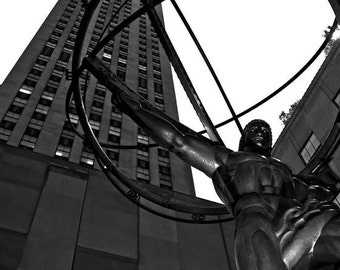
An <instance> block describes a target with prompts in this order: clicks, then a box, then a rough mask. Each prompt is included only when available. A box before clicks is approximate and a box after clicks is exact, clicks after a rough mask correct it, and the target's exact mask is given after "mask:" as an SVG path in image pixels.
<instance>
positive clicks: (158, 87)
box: [154, 82, 163, 93]
mask: <svg viewBox="0 0 340 270" xmlns="http://www.w3.org/2000/svg"><path fill="white" fill-rule="evenodd" d="M154 88H155V92H156V93H163V86H162V84H160V83H158V82H155V83H154Z"/></svg>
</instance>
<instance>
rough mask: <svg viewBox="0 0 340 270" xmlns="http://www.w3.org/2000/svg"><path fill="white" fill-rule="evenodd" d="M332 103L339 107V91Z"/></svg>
mask: <svg viewBox="0 0 340 270" xmlns="http://www.w3.org/2000/svg"><path fill="white" fill-rule="evenodd" d="M334 102H335V104H336V105H337V106H338V107H340V89H339V91H338V93H337V95H336V96H335V98H334Z"/></svg>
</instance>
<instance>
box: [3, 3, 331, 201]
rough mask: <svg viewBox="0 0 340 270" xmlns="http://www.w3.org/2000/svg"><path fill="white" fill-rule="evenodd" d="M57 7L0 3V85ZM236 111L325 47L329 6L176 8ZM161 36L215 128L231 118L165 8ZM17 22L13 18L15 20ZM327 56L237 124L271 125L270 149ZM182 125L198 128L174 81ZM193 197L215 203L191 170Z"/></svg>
mask: <svg viewBox="0 0 340 270" xmlns="http://www.w3.org/2000/svg"><path fill="white" fill-rule="evenodd" d="M56 2H57V0H31V1H27V0H16V1H1V3H0V36H1V37H2V42H1V43H0V61H1V64H0V83H2V81H3V80H4V79H5V77H6V76H7V74H8V72H9V71H10V69H11V67H12V66H13V65H14V64H15V62H16V61H17V60H18V58H19V56H20V55H21V53H22V52H23V50H24V49H25V47H26V46H27V44H28V43H29V41H30V40H31V39H32V38H33V36H34V34H35V33H36V31H37V30H38V28H39V26H40V25H41V24H42V23H43V21H44V19H45V18H46V16H47V15H48V13H49V12H50V10H51V9H52V7H53V6H54V4H55V3H56ZM177 4H178V5H179V7H180V8H181V10H182V12H183V13H184V15H185V17H186V19H187V21H188V23H189V24H190V26H191V28H192V29H193V31H194V33H195V35H196V37H197V38H198V40H199V42H200V44H201V46H202V47H203V49H204V51H205V53H206V55H207V57H208V59H209V60H210V62H211V64H212V66H213V68H214V69H215V72H216V74H217V76H218V78H219V80H220V82H221V84H222V86H223V88H224V90H225V92H226V94H227V96H228V98H229V100H230V102H231V104H232V106H233V108H234V110H235V112H236V113H239V112H242V111H243V110H244V109H246V108H248V107H250V106H251V105H252V104H254V103H256V102H258V101H259V100H261V99H262V98H264V97H265V96H267V95H268V94H270V93H271V92H273V91H274V90H276V89H277V88H278V87H280V86H281V85H282V84H283V83H284V82H286V81H287V80H288V79H289V78H290V77H292V76H293V75H294V74H295V73H296V72H297V71H298V70H299V69H300V68H301V67H302V66H303V65H304V64H305V63H306V62H307V61H308V60H309V59H310V58H311V56H312V55H313V54H314V53H315V51H316V50H317V49H318V48H319V46H320V45H321V43H322V42H323V39H324V38H323V36H322V35H323V31H324V30H325V29H326V28H327V26H329V25H332V23H333V20H334V17H335V16H334V13H333V11H332V9H331V6H330V5H329V3H328V1H326V0H299V1H296V0H285V1H278V0H259V1H254V0H243V1H232V0H210V1H201V0H177ZM162 5H163V11H164V17H165V24H166V30H167V32H168V34H169V36H170V38H171V40H172V42H173V44H174V46H175V48H176V51H177V52H178V54H179V56H180V58H181V60H182V62H183V64H184V67H185V68H186V70H187V72H188V74H189V77H190V79H191V80H192V82H193V85H194V87H195V89H196V90H197V92H198V95H199V97H200V99H201V101H202V103H203V105H204V107H205V109H206V111H207V112H208V114H209V116H210V117H211V119H212V121H213V123H214V124H217V123H220V122H222V121H223V120H226V119H228V118H229V117H230V116H231V115H230V113H229V110H228V108H227V106H226V104H225V102H224V101H223V99H222V96H221V94H220V93H219V90H218V88H217V86H216V84H215V83H214V81H213V78H212V76H211V75H210V73H209V71H208V69H207V68H206V66H205V64H204V62H203V59H202V58H201V56H200V55H199V53H198V51H197V49H196V48H195V45H194V44H193V42H192V41H191V39H190V36H189V35H188V33H187V31H186V30H185V28H184V26H183V24H182V23H181V20H180V19H179V17H178V16H177V14H176V12H175V10H174V9H173V7H172V4H171V2H170V1H169V0H166V1H165V2H164V3H163V4H162ZM14 15H15V16H14ZM324 58H325V56H324V54H322V55H321V56H320V57H319V58H318V59H317V61H316V62H315V64H313V66H312V67H311V68H309V69H308V72H305V73H304V74H303V75H302V76H301V77H300V78H299V79H298V80H297V81H295V82H294V83H293V84H292V85H291V86H290V87H288V88H287V89H286V90H285V91H283V92H282V93H281V94H279V95H278V96H276V97H275V98H273V99H272V100H270V101H269V102H267V103H266V104H265V105H262V106H261V107H260V108H259V109H256V110H255V111H253V112H251V113H249V114H248V115H246V116H244V117H242V118H241V119H240V122H241V124H242V126H245V124H246V123H247V122H249V121H250V120H252V119H256V118H261V119H264V120H266V121H267V122H268V123H270V125H271V127H272V130H273V138H274V142H275V140H276V139H277V137H278V136H279V134H280V132H281V131H282V128H283V125H282V124H281V121H280V120H279V114H280V113H281V111H288V109H289V106H290V105H291V104H292V103H294V102H295V101H296V100H298V99H300V98H301V97H302V95H303V93H304V92H305V91H306V89H307V88H308V85H309V84H310V82H311V81H312V79H313V77H314V75H315V74H316V72H317V70H318V68H319V67H320V65H321V63H322V62H323V60H324ZM174 79H175V88H176V96H177V99H178V106H179V115H180V120H181V122H183V123H184V124H186V125H188V126H189V127H191V128H192V129H194V130H197V131H200V130H202V129H203V128H202V125H201V124H200V121H199V120H198V118H197V116H196V113H195V112H194V110H193V109H192V106H191V105H190V103H189V101H188V99H187V97H186V94H185V93H184V91H183V90H182V88H181V85H180V83H179V82H178V80H177V78H176V75H174ZM218 132H219V133H220V135H221V137H222V139H223V141H224V143H225V145H226V146H227V147H228V148H230V149H232V150H237V147H238V141H239V137H240V133H239V131H238V129H237V128H236V125H235V124H234V123H230V124H228V125H226V126H224V127H222V128H219V129H218ZM194 178H195V186H196V193H197V194H196V195H197V196H200V197H204V198H207V199H210V200H217V201H218V199H217V196H216V195H215V193H214V191H213V187H212V184H211V181H210V180H209V179H208V178H207V177H205V176H203V175H202V174H201V173H199V172H197V170H194Z"/></svg>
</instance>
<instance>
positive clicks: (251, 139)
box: [239, 119, 272, 156]
mask: <svg viewBox="0 0 340 270" xmlns="http://www.w3.org/2000/svg"><path fill="white" fill-rule="evenodd" d="M239 151H245V152H253V153H257V154H260V155H264V156H270V154H271V151H272V131H271V128H270V126H269V124H268V123H267V122H265V121H263V120H260V119H256V120H252V121H251V122H249V123H248V124H247V125H246V126H245V128H244V132H243V134H242V137H241V139H240V145H239Z"/></svg>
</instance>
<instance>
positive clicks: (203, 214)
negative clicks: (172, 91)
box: [65, 0, 340, 223]
mask: <svg viewBox="0 0 340 270" xmlns="http://www.w3.org/2000/svg"><path fill="white" fill-rule="evenodd" d="M162 1H163V0H142V3H143V6H142V7H141V8H140V9H138V10H137V11H135V12H134V13H132V14H131V15H130V16H129V17H127V18H126V19H125V20H124V21H122V22H121V23H119V24H118V25H117V26H116V27H115V28H114V29H113V30H112V31H107V29H108V26H109V24H110V22H109V23H108V25H107V27H106V28H105V30H104V31H103V34H102V37H101V39H100V41H99V42H98V43H97V45H96V46H95V47H94V49H93V50H92V52H91V53H90V54H89V55H87V56H86V58H85V60H86V59H87V61H83V60H84V59H81V55H82V48H83V42H84V38H85V35H86V31H87V28H88V26H89V24H90V22H91V19H92V15H93V13H94V11H95V10H96V8H97V6H98V4H99V2H100V0H91V1H89V2H87V1H86V0H83V1H82V2H83V8H84V15H83V18H82V21H81V23H80V27H79V30H78V33H77V38H76V42H75V47H74V52H73V58H72V73H71V74H72V81H71V84H70V87H69V91H68V94H67V97H66V107H65V109H66V114H67V117H68V118H69V106H70V104H71V101H72V100H74V101H75V105H76V109H77V113H78V115H79V121H80V123H81V126H82V129H83V130H84V134H79V132H78V131H77V130H76V129H75V128H74V131H75V132H76V133H77V134H78V135H79V136H81V137H83V138H84V140H85V142H86V143H88V144H89V145H90V146H91V148H92V150H93V152H94V154H95V156H96V158H97V160H98V163H99V165H100V167H101V168H102V171H103V172H104V173H105V175H106V176H107V178H108V179H109V181H110V182H111V183H112V184H113V185H114V186H115V187H116V188H117V189H118V190H119V191H120V192H121V193H122V194H124V195H125V196H126V197H127V198H128V199H129V200H131V201H132V202H133V203H135V204H136V205H138V206H139V207H141V208H143V209H145V210H147V211H149V212H151V213H153V214H156V215H159V216H161V217H165V218H168V219H171V220H176V221H181V222H187V223H219V222H226V221H230V220H232V219H233V216H232V214H231V213H230V211H229V210H228V206H226V205H222V204H219V203H215V202H211V201H208V200H204V199H200V198H197V197H194V196H190V195H186V194H183V193H179V192H175V191H171V190H167V189H162V188H160V187H157V186H154V185H151V184H147V183H142V182H139V181H137V180H134V179H130V178H128V177H126V176H125V175H124V174H123V173H122V172H121V171H120V170H119V169H118V168H117V167H116V166H115V165H114V164H113V163H112V161H111V160H110V158H109V157H108V156H107V155H106V153H105V151H104V150H103V147H108V148H109V147H114V146H112V145H105V144H102V143H99V142H98V140H97V138H96V137H95V135H94V133H93V131H92V128H91V126H90V124H89V121H88V117H87V115H86V110H85V105H84V100H85V97H86V83H85V89H80V86H79V78H80V76H81V75H82V74H84V73H85V74H86V73H87V75H88V73H89V72H88V71H86V70H87V66H86V62H88V61H89V59H91V57H92V58H93V57H95V56H96V54H98V53H99V51H100V50H101V49H103V48H104V46H105V45H106V44H107V43H108V42H109V41H110V40H112V39H114V37H115V36H116V35H117V34H118V33H119V32H120V31H122V30H123V29H124V28H125V27H127V26H129V24H131V23H132V22H133V21H135V20H136V19H137V18H139V17H140V16H141V15H143V14H145V13H147V15H148V17H149V19H150V21H151V23H152V26H153V28H154V29H155V31H156V33H157V35H158V38H159V40H160V42H161V44H162V46H163V48H164V50H165V52H166V54H167V56H168V58H169V60H170V62H171V64H172V66H173V68H174V70H175V72H176V73H177V76H178V78H179V79H180V81H181V83H182V85H183V88H184V90H185V91H186V93H187V96H188V98H189V100H190V101H191V103H192V105H193V107H194V109H195V110H196V112H197V114H198V116H199V118H200V120H201V122H202V124H203V126H204V127H205V130H204V131H202V132H200V133H205V132H206V133H207V134H208V135H209V137H210V139H211V140H212V141H214V142H217V143H221V144H223V142H222V140H221V138H220V136H219V134H218V132H217V130H216V128H218V127H220V126H222V125H225V124H227V123H230V122H235V123H236V125H237V127H238V129H239V131H240V132H241V133H242V132H243V130H242V127H241V124H240V122H239V120H238V118H239V117H241V116H243V115H245V114H247V113H248V112H250V111H252V110H254V109H255V108H257V107H258V106H260V105H262V104H263V103H265V102H266V101H268V100H269V99H271V98H272V97H273V96H275V95H277V94H278V93H279V92H281V91H282V90H283V89H284V88H286V87H287V86H288V85H289V84H290V83H292V82H293V81H294V80H295V79H296V78H297V77H299V76H300V75H301V74H302V73H303V72H304V71H305V70H306V69H307V68H308V67H309V66H310V65H311V64H312V62H313V61H314V60H315V59H316V58H317V56H318V55H319V54H320V53H321V52H322V51H323V49H324V48H325V46H326V45H327V43H328V42H329V40H330V39H331V36H332V33H333V32H334V30H335V29H336V27H337V21H336V20H335V21H334V23H333V26H332V28H331V30H330V32H329V34H328V36H327V37H326V38H325V40H324V42H323V43H322V45H321V46H320V48H319V49H318V50H317V52H316V53H315V54H314V55H313V57H312V58H311V59H310V60H309V61H308V62H307V63H306V64H305V65H304V66H303V67H302V68H301V69H300V70H299V71H298V72H297V73H296V74H295V75H294V76H293V77H292V78H291V79H289V80H288V81H287V82H285V83H284V84H283V85H282V86H281V87H279V88H278V89H277V90H275V91H274V92H273V93H271V94H270V95H269V96H267V97H266V98H264V99H263V100H261V101H259V102H258V103H256V104H254V105H253V106H251V107H250V108H248V109H247V110H245V111H243V112H241V113H239V114H236V113H235V112H234V110H233V108H232V106H231V104H230V102H229V100H228V98H227V96H226V94H225V91H224V90H223V88H222V86H221V84H220V82H219V80H218V78H217V76H216V74H215V72H214V70H213V68H212V66H211V64H210V62H209V60H208V58H207V57H206V55H205V53H204V51H203V49H202V47H201V46H200V44H199V42H198V40H197V38H196V37H195V35H194V33H193V31H192V29H191V28H190V26H189V24H188V22H187V21H186V19H185V17H184V15H183V14H182V12H181V10H180V9H179V7H178V5H177V4H176V2H175V0H170V1H171V2H172V4H173V5H174V7H175V9H176V10H177V12H178V14H179V16H180V17H181V19H182V21H183V23H184V24H185V26H186V28H187V29H188V31H189V33H190V35H191V37H192V38H193V40H194V42H195V44H196V46H197V48H198V50H199V51H200V53H201V55H202V57H203V59H204V61H205V63H206V64H207V66H208V68H209V70H210V72H211V74H212V76H213V78H214V80H215V82H216V84H217V86H218V88H219V90H220V92H221V94H222V96H223V98H224V100H225V102H226V103H227V106H228V108H229V110H230V112H231V114H232V118H230V119H228V120H226V121H223V122H222V123H219V124H217V125H215V126H214V125H213V124H212V122H211V120H210V118H209V116H208V114H207V113H206V111H205V109H204V107H203V104H202V102H201V101H200V100H199V97H198V95H197V93H196V91H195V89H194V87H193V85H192V83H191V81H190V79H189V77H188V75H187V72H186V70H185V68H184V66H183V64H182V62H181V60H180V58H179V56H178V55H177V53H176V51H175V48H174V46H173V45H172V42H171V40H170V38H169V37H168V35H167V33H166V31H165V29H164V26H163V24H162V23H161V20H160V18H159V17H158V15H157V13H156V11H155V9H154V8H155V7H156V6H157V5H159V4H160V3H161V2H162ZM126 2H127V1H125V2H124V3H123V4H122V5H121V6H120V8H119V9H118V10H117V11H116V12H115V13H114V14H113V15H112V17H111V20H112V19H113V18H114V17H115V16H118V13H119V11H120V10H121V9H122V8H123V7H124V5H125V4H126ZM330 3H331V5H332V7H333V9H334V10H336V9H340V7H339V4H338V3H337V1H334V3H332V1H330ZM336 13H337V12H336ZM104 34H106V35H105V36H104ZM113 76H114V75H113ZM86 77H88V76H86ZM117 79H118V77H117ZM81 90H84V91H81ZM69 120H70V118H69ZM69 122H70V123H71V121H69ZM149 147H154V145H149ZM116 148H122V149H124V148H127V149H131V148H136V146H116Z"/></svg>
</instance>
